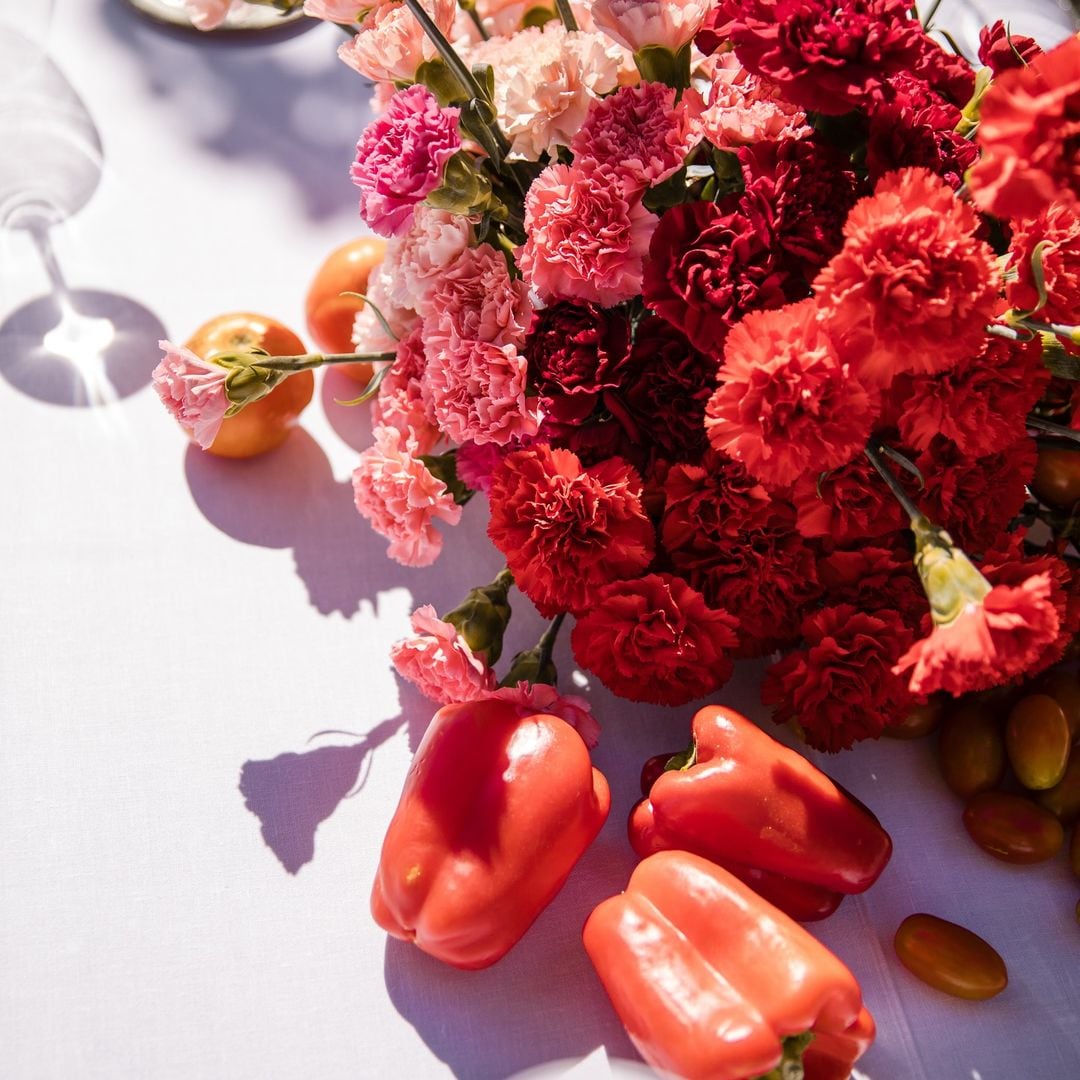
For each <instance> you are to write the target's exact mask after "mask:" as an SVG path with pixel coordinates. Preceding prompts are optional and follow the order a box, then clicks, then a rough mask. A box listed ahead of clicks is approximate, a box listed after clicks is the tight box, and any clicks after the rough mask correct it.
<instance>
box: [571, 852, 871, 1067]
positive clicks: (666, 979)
mask: <svg viewBox="0 0 1080 1080" xmlns="http://www.w3.org/2000/svg"><path fill="white" fill-rule="evenodd" d="M583 938H584V942H585V949H586V951H587V952H588V954H589V958H590V959H591V960H592V962H593V965H594V967H595V968H596V970H597V973H598V974H599V976H600V980H601V982H602V983H603V984H604V988H605V989H606V990H607V993H608V996H609V997H610V998H611V1001H612V1004H613V1005H614V1006H615V1011H616V1012H617V1013H618V1014H619V1018H620V1019H621V1020H622V1023H623V1026H624V1027H625V1028H626V1030H627V1032H628V1034H629V1035H630V1038H631V1039H632V1040H633V1042H634V1045H635V1046H637V1048H638V1050H639V1051H640V1053H641V1055H642V1057H644V1058H645V1060H646V1061H647V1062H648V1063H649V1064H650V1065H651V1066H652V1067H653V1068H655V1069H656V1070H657V1071H658V1072H660V1073H662V1074H664V1075H666V1076H675V1077H683V1078H685V1080H747V1078H751V1077H762V1076H768V1077H769V1078H770V1080H771V1078H772V1077H774V1076H776V1077H780V1076H782V1077H785V1078H788V1077H790V1078H791V1080H796V1078H802V1077H805V1080H841V1078H846V1077H847V1076H848V1075H849V1073H850V1071H851V1066H852V1065H853V1064H854V1062H855V1061H856V1060H857V1059H858V1058H859V1057H860V1056H861V1054H862V1053H863V1052H864V1051H865V1050H866V1048H867V1047H868V1046H869V1045H870V1043H871V1042H872V1041H873V1037H874V1022H873V1019H872V1018H871V1016H870V1014H869V1012H867V1010H866V1009H865V1008H864V1007H863V1003H862V994H861V991H860V989H859V984H858V983H857V982H856V981H855V977H854V976H853V975H852V974H851V972H850V971H849V970H848V969H847V968H846V967H845V966H844V965H843V964H842V963H841V962H840V961H839V960H838V959H837V958H836V957H835V956H834V955H833V954H832V953H830V952H829V950H828V949H826V948H825V946H824V945H822V944H821V943H820V942H819V941H817V940H815V939H814V938H813V937H811V936H810V934H808V933H807V932H806V931H805V930H804V929H803V928H802V927H801V926H799V924H798V923H796V922H794V921H793V920H792V919H790V918H788V916H786V915H785V914H784V913H783V912H781V911H779V910H778V909H776V908H775V907H773V906H772V905H771V904H769V903H768V902H767V901H765V900H763V899H762V898H761V897H760V896H758V895H757V894H756V893H755V892H754V891H753V890H752V889H750V888H749V887H748V886H746V885H744V884H743V883H742V882H740V881H739V880H738V879H737V878H735V877H733V876H732V875H731V874H729V873H728V872H727V871H726V870H723V869H721V868H720V867H718V866H716V865H715V864H713V863H711V862H709V861H708V860H706V859H703V858H700V857H699V856H697V855H691V854H690V853H689V852H685V851H663V852H660V853H658V854H656V855H651V856H649V858H647V859H645V860H644V861H642V862H641V863H640V864H639V865H638V867H637V869H636V870H635V871H634V873H633V875H632V876H631V878H630V883H629V885H628V886H627V889H626V892H624V893H622V894H620V895H619V896H614V897H611V898H610V899H608V900H605V901H604V902H603V903H601V904H600V905H599V906H598V907H597V908H596V909H595V910H594V911H593V913H592V914H591V915H590V916H589V919H588V921H587V922H586V923H585V930H584V934H583ZM781 1065H783V1066H784V1069H780V1066H781ZM773 1070H779V1071H777V1072H775V1073H774V1072H773Z"/></svg>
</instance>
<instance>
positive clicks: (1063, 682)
mask: <svg viewBox="0 0 1080 1080" xmlns="http://www.w3.org/2000/svg"><path fill="white" fill-rule="evenodd" d="M1033 689H1034V690H1035V692H1036V693H1038V694H1047V695H1049V696H1050V697H1052V698H1053V699H1054V700H1055V701H1056V702H1057V703H1058V704H1059V705H1060V706H1061V711H1062V712H1063V713H1064V714H1065V719H1066V720H1068V722H1069V731H1070V733H1071V734H1072V736H1073V738H1076V736H1077V735H1078V734H1080V679H1078V678H1077V673H1076V672H1075V671H1073V670H1071V669H1069V668H1054V669H1053V670H1052V671H1048V672H1046V674H1045V675H1042V676H1040V678H1039V679H1038V680H1037V681H1036V683H1035V686H1034V687H1033Z"/></svg>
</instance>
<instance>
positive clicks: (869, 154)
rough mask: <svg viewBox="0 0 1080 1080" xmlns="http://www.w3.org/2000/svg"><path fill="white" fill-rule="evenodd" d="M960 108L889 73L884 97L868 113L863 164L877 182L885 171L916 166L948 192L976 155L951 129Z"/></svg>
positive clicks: (916, 82) (909, 79)
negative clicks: (948, 188) (932, 177)
mask: <svg viewBox="0 0 1080 1080" xmlns="http://www.w3.org/2000/svg"><path fill="white" fill-rule="evenodd" d="M960 117H961V112H960V109H959V108H958V107H957V106H955V105H953V104H952V103H951V102H949V101H946V100H945V99H944V98H943V97H941V96H940V95H938V94H935V93H934V91H933V90H931V89H930V87H929V86H927V85H926V83H925V82H923V81H922V80H921V79H916V78H913V77H912V76H910V75H906V74H901V75H894V76H893V77H892V78H891V79H889V82H888V86H887V91H886V97H885V99H884V100H883V101H882V102H881V103H880V104H878V105H875V106H874V107H873V108H872V110H871V112H870V133H869V140H868V143H867V147H866V166H867V168H868V169H869V170H870V179H871V180H872V181H877V180H878V179H880V178H881V177H882V176H884V175H885V173H887V172H892V171H893V170H894V169H900V168H903V167H904V166H907V165H921V166H922V167H923V168H926V169H929V170H930V171H931V172H932V173H935V174H936V175H938V176H940V177H941V178H942V179H943V180H944V181H945V182H946V183H947V184H948V185H949V187H951V188H953V189H954V190H955V189H956V188H958V187H960V185H961V184H962V183H963V182H964V173H965V172H967V170H968V169H969V168H970V167H971V166H972V164H974V162H975V159H976V158H977V157H978V156H979V150H978V147H977V146H976V145H975V143H974V142H972V141H971V140H970V139H965V138H964V136H963V135H961V134H960V133H959V132H958V131H957V130H956V125H957V124H958V123H959V122H960Z"/></svg>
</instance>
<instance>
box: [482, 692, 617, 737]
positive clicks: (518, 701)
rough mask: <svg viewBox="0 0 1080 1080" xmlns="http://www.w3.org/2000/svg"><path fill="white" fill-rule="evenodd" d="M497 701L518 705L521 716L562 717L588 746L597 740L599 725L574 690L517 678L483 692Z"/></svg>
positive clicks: (590, 707)
mask: <svg viewBox="0 0 1080 1080" xmlns="http://www.w3.org/2000/svg"><path fill="white" fill-rule="evenodd" d="M486 696H487V697H493V698H498V699H499V700H500V701H510V702H512V703H513V704H515V705H517V706H518V707H519V708H520V712H521V715H522V716H535V715H536V714H537V713H543V714H544V715H545V716H557V717H558V718H559V719H560V720H565V721H566V722H567V723H568V724H569V725H570V726H571V727H572V728H573V729H574V730H575V731H576V732H577V733H578V734H579V735H580V736H581V738H582V740H583V741H584V743H585V745H586V746H587V747H589V748H590V749H591V748H592V747H594V746H596V744H597V743H598V742H599V741H600V725H599V723H598V722H597V720H596V717H595V716H593V712H592V706H591V705H590V704H589V703H588V701H586V700H585V698H583V697H578V696H577V695H576V694H567V695H565V696H564V695H563V694H560V693H559V692H558V691H557V690H556V689H555V687H554V686H549V685H548V684H547V683H528V682H519V683H518V684H517V686H503V687H500V688H499V689H498V690H495V691H493V692H492V693H490V694H487V695H486Z"/></svg>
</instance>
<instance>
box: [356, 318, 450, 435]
mask: <svg viewBox="0 0 1080 1080" xmlns="http://www.w3.org/2000/svg"><path fill="white" fill-rule="evenodd" d="M421 329H422V324H420V323H417V325H416V326H415V327H414V328H413V330H412V331H411V333H409V334H408V336H406V337H404V338H402V340H401V342H400V343H399V344H398V347H397V359H396V360H395V361H394V363H393V364H392V365H391V367H390V370H389V371H388V372H387V373H386V375H385V376H384V378H383V381H382V382H381V383H380V384H379V392H378V394H377V395H376V396H375V397H374V398H373V399H372V402H371V418H372V423H373V424H374V426H375V427H379V426H383V427H392V428H397V430H398V431H400V432H401V434H402V435H404V436H405V437H406V438H407V439H408V438H412V439H415V440H416V446H417V451H418V453H421V454H430V453H431V451H432V449H433V448H434V447H435V444H436V443H437V442H438V441H439V437H440V432H439V429H438V428H437V427H436V426H435V424H434V422H433V420H432V419H431V414H430V412H429V411H428V408H427V406H426V405H425V404H424V398H423V393H422V391H421V379H422V378H423V374H424V365H425V363H426V360H425V357H424V343H423V340H422V339H421V336H420V332H421Z"/></svg>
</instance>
